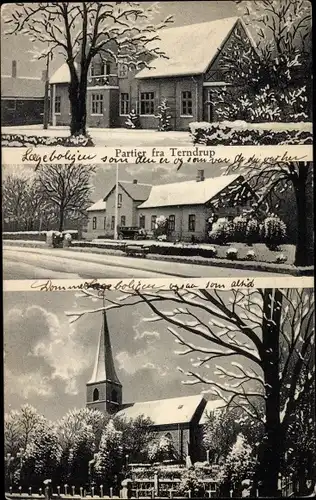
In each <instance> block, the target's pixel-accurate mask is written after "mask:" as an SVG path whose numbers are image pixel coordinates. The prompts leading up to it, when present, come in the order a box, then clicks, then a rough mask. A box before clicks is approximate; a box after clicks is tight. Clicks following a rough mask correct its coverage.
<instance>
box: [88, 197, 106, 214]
mask: <svg viewBox="0 0 316 500" xmlns="http://www.w3.org/2000/svg"><path fill="white" fill-rule="evenodd" d="M101 210H106V203H105V201H103V198H101V200H98V201H96V202H95V203H94V204H93V205H91V207H89V208H87V212H97V211H101Z"/></svg>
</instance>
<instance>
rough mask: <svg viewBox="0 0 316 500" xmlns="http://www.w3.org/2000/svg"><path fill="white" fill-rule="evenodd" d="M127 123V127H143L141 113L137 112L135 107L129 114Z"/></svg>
mask: <svg viewBox="0 0 316 500" xmlns="http://www.w3.org/2000/svg"><path fill="white" fill-rule="evenodd" d="M125 125H126V127H127V128H131V129H140V128H141V124H140V118H139V114H137V113H136V111H135V109H132V111H131V112H130V113H129V114H128V116H127V120H126V122H125Z"/></svg>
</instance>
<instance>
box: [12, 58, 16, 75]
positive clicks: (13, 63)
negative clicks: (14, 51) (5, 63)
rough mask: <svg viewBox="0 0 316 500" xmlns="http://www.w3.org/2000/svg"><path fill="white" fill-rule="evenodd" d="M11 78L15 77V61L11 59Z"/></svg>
mask: <svg viewBox="0 0 316 500" xmlns="http://www.w3.org/2000/svg"><path fill="white" fill-rule="evenodd" d="M12 78H16V61H12Z"/></svg>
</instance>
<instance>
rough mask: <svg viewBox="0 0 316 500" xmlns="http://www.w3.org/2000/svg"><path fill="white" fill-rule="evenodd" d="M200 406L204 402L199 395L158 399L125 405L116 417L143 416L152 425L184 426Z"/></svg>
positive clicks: (133, 417)
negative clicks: (148, 419)
mask: <svg viewBox="0 0 316 500" xmlns="http://www.w3.org/2000/svg"><path fill="white" fill-rule="evenodd" d="M202 404H203V405H205V404H206V400H205V399H204V398H203V396H201V395H198V396H184V397H179V398H170V399H158V400H157V401H144V402H139V403H131V405H126V407H125V408H123V409H122V410H120V411H118V412H117V413H116V416H118V417H122V418H126V419H127V420H129V419H135V418H137V417H140V416H144V417H145V418H150V420H151V421H152V422H153V425H168V424H186V423H189V422H191V420H192V419H193V417H194V415H195V413H196V411H197V410H198V408H200V406H201V405H202Z"/></svg>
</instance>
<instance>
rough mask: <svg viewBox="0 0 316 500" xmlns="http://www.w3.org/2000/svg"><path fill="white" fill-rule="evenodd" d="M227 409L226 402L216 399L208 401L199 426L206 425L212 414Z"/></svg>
mask: <svg viewBox="0 0 316 500" xmlns="http://www.w3.org/2000/svg"><path fill="white" fill-rule="evenodd" d="M224 407H225V402H224V401H223V400H222V399H215V400H212V401H208V402H207V403H206V406H205V408H204V410H203V413H202V415H201V418H200V421H199V424H202V425H203V424H206V423H207V422H208V416H209V415H210V413H214V412H215V411H216V410H220V409H222V408H224Z"/></svg>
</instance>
